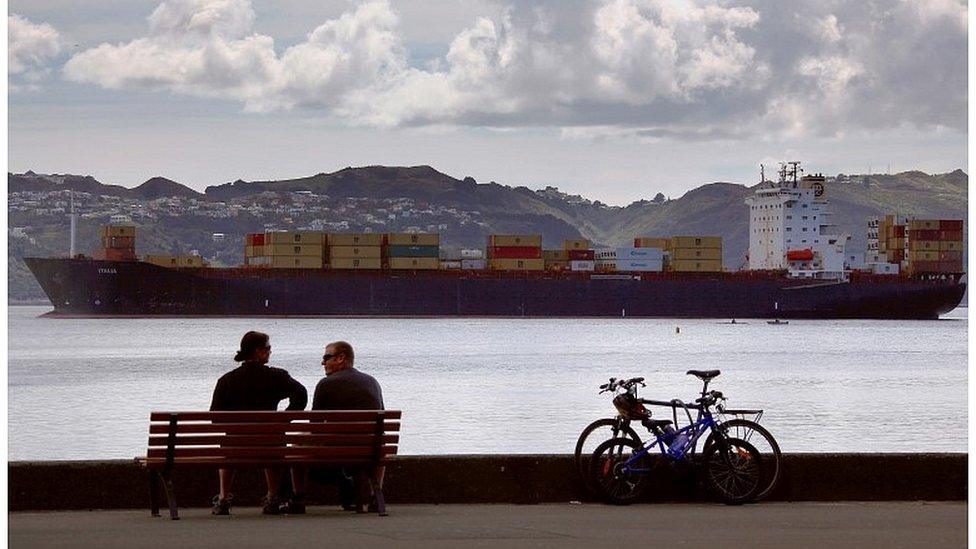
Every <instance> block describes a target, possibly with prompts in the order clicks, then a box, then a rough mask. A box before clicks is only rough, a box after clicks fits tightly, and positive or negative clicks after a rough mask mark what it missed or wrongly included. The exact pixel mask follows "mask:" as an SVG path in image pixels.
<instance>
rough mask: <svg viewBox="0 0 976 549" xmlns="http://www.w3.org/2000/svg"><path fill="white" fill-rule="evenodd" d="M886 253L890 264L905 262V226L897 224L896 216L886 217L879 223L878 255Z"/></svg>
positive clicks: (886, 258)
mask: <svg viewBox="0 0 976 549" xmlns="http://www.w3.org/2000/svg"><path fill="white" fill-rule="evenodd" d="M881 252H884V254H885V260H886V261H887V262H888V263H899V264H900V263H901V262H902V261H904V260H905V225H899V224H897V223H895V216H893V215H886V216H885V218H884V220H883V221H880V222H879V223H878V253H879V254H880V253H881Z"/></svg>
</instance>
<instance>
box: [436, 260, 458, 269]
mask: <svg viewBox="0 0 976 549" xmlns="http://www.w3.org/2000/svg"><path fill="white" fill-rule="evenodd" d="M460 268H461V262H460V261H454V260H448V261H441V269H460Z"/></svg>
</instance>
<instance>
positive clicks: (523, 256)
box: [488, 234, 545, 271]
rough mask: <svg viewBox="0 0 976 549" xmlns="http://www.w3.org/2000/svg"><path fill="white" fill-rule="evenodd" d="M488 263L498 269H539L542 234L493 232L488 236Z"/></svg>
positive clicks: (541, 261)
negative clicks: (503, 233) (502, 233)
mask: <svg viewBox="0 0 976 549" xmlns="http://www.w3.org/2000/svg"><path fill="white" fill-rule="evenodd" d="M488 264H489V266H490V267H491V269H492V270H498V271H541V270H543V269H544V268H545V260H543V259H542V236H541V235H535V234H510V235H501V234H494V235H490V236H489V237H488Z"/></svg>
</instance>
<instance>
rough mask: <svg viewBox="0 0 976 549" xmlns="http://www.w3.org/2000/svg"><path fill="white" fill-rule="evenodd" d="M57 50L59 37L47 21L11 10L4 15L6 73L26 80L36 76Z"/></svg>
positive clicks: (34, 80) (29, 80)
mask: <svg viewBox="0 0 976 549" xmlns="http://www.w3.org/2000/svg"><path fill="white" fill-rule="evenodd" d="M60 52H61V37H60V35H59V34H58V31H57V30H55V29H54V27H52V26H51V25H48V24H47V23H40V24H37V23H32V22H30V21H28V20H27V19H25V18H23V17H21V16H19V15H16V14H11V15H8V16H7V75H8V77H9V76H10V75H17V76H18V77H19V78H20V79H23V80H26V81H27V82H36V81H37V80H40V79H41V78H42V77H43V76H44V75H45V74H46V73H47V71H48V70H49V69H48V67H47V64H48V63H49V62H50V61H51V60H52V59H53V58H54V57H56V56H57V55H58V54H59V53H60Z"/></svg>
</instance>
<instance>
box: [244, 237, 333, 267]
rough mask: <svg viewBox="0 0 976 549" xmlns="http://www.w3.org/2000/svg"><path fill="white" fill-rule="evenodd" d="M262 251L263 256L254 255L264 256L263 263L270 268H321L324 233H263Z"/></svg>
mask: <svg viewBox="0 0 976 549" xmlns="http://www.w3.org/2000/svg"><path fill="white" fill-rule="evenodd" d="M245 251H246V249H245ZM262 252H263V256H254V257H255V258H256V257H266V258H267V259H266V260H264V263H263V264H265V265H267V266H269V267H271V268H275V269H321V268H322V267H323V266H324V264H323V261H322V259H323V257H324V255H325V235H324V234H323V233H321V232H317V231H294V232H273V233H265V235H264V246H263V247H262ZM255 264H257V263H255Z"/></svg>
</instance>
